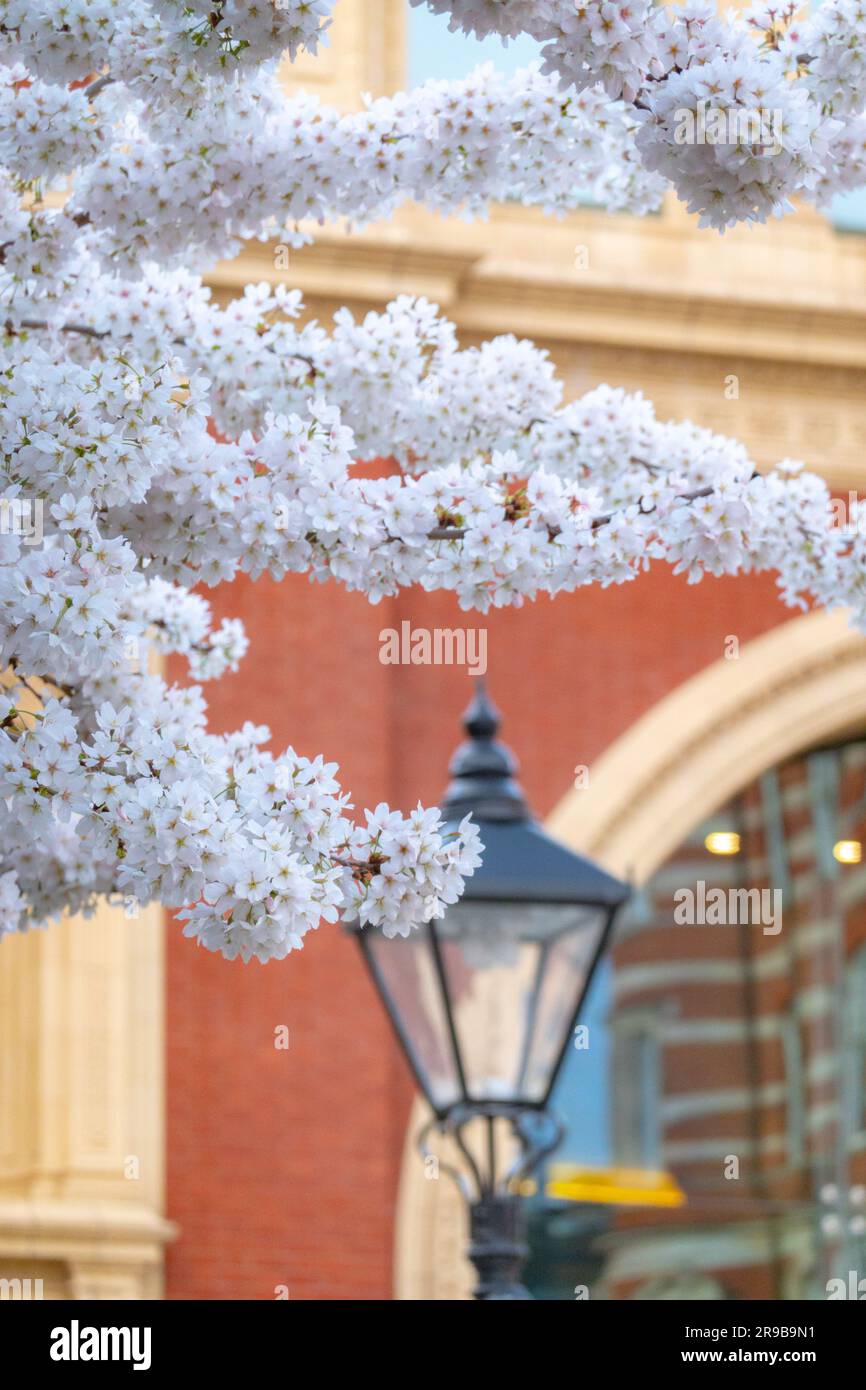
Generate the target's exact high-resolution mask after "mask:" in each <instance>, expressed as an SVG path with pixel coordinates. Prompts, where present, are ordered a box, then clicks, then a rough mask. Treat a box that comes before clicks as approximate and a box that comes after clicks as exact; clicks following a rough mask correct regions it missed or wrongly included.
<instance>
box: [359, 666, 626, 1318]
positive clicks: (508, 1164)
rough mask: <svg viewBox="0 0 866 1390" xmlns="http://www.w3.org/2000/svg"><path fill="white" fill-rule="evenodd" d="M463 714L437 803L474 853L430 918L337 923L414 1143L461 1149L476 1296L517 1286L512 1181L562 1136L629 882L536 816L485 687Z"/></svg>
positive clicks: (517, 1227)
mask: <svg viewBox="0 0 866 1390" xmlns="http://www.w3.org/2000/svg"><path fill="white" fill-rule="evenodd" d="M464 727H465V729H466V732H467V735H468V738H467V741H466V742H465V743H463V744H462V745H461V747H460V748H459V749H458V750H457V753H456V754H455V756H454V758H453V760H452V763H451V767H450V772H451V776H452V781H451V784H450V786H449V787H448V790H447V792H446V795H445V800H444V803H443V814H444V816H445V817H446V819H447V821H448V822H449V826H450V828H455V829H456V826H457V824H458V822H459V821H460V820H461V819H462V818H463V817H464V816H465V815H466V814H467V813H468V812H471V813H472V816H473V819H474V820H475V821H476V822H477V823H478V826H479V829H480V832H481V839H482V842H483V844H484V847H485V848H484V851H483V863H482V864H481V867H480V868H479V869H476V871H475V874H474V875H473V876H472V877H471V878H469V879H467V881H466V891H465V893H464V895H463V897H462V898H461V899H460V901H459V903H457V904H455V905H454V906H453V907H451V908H448V909H447V911H446V913H445V916H444V918H441V919H440V920H438V921H433V922H429V923H427V924H426V925H425V926H423V927H422V928H420V929H419V930H416V931H414V932H412V933H411V935H410V936H408V937H406V938H403V937H394V938H392V939H390V940H389V939H387V938H386V937H385V936H383V934H382V932H381V931H380V930H378V929H376V928H370V927H366V928H363V929H361V928H358V926H357V924H354V925H353V926H352V927H351V930H352V931H353V932H354V934H355V935H356V937H357V939H358V942H359V944H360V946H361V950H362V952H363V955H364V958H365V960H366V962H367V965H368V967H369V969H370V972H371V974H372V976H373V980H374V982H375V985H376V988H377V990H378V992H379V994H380V995H381V998H382V1000H383V1003H384V1005H385V1008H386V1009H387V1011H388V1014H389V1016H390V1019H391V1022H392V1024H393V1027H394V1030H395V1032H396V1034H397V1037H398V1038H399V1040H400V1043H401V1045H402V1047H403V1050H404V1052H405V1054H406V1057H407V1059H408V1061H409V1064H410V1066H411V1068H412V1071H413V1073H414V1075H415V1079H416V1081H417V1083H418V1086H419V1088H420V1090H421V1091H422V1092H423V1094H424V1096H425V1097H426V1099H427V1101H428V1102H429V1104H430V1108H431V1111H432V1118H431V1120H430V1122H429V1124H428V1125H427V1126H425V1129H424V1131H423V1133H422V1135H421V1136H420V1141H419V1142H420V1144H421V1148H422V1152H424V1153H425V1154H426V1153H427V1140H428V1138H429V1137H430V1134H431V1132H432V1130H434V1129H439V1130H441V1131H443V1132H445V1133H447V1134H449V1135H451V1137H452V1138H453V1139H454V1141H455V1142H456V1144H457V1147H458V1150H459V1152H460V1154H461V1156H462V1165H461V1167H465V1171H461V1170H458V1169H449V1171H451V1172H452V1175H453V1176H454V1177H455V1178H456V1179H457V1181H458V1182H459V1184H460V1186H461V1189H462V1190H463V1192H464V1194H465V1195H466V1197H467V1200H468V1201H469V1203H470V1209H471V1232H472V1240H471V1245H470V1252H469V1253H470V1256H471V1258H472V1260H473V1262H474V1263H475V1265H476V1268H477V1269H478V1273H479V1284H478V1287H477V1289H476V1297H477V1298H483V1299H494V1298H527V1297H529V1295H528V1294H527V1292H526V1290H525V1289H524V1288H523V1287H522V1286H521V1285H520V1284H519V1282H518V1275H519V1270H520V1266H521V1264H522V1261H523V1258H524V1255H525V1247H524V1245H523V1240H522V1211H521V1199H520V1196H519V1189H520V1185H521V1182H522V1180H524V1179H526V1178H527V1177H528V1175H529V1173H530V1172H531V1171H532V1169H533V1168H534V1167H535V1166H536V1165H537V1164H538V1163H539V1162H540V1160H541V1158H543V1157H544V1156H545V1155H546V1154H547V1153H549V1152H550V1151H551V1150H552V1149H553V1148H554V1147H555V1146H556V1144H557V1143H558V1142H559V1139H560V1137H561V1133H562V1127H561V1125H560V1124H559V1122H558V1121H557V1120H555V1118H554V1117H553V1116H552V1115H551V1114H550V1113H549V1111H548V1109H547V1107H548V1103H549V1100H550V1095H551V1091H552V1090H553V1086H554V1083H555V1082H556V1078H557V1075H558V1073H559V1070H560V1068H561V1066H562V1062H563V1059H564V1057H565V1054H566V1050H567V1048H568V1046H569V1043H570V1041H571V1039H572V1036H573V1033H574V1029H575V1026H576V1024H577V1020H578V1016H579V1014H580V1010H581V1006H582V1004H583V1001H584V999H585V998H586V994H587V991H588V989H589V986H590V983H591V981H592V977H593V974H594V971H595V968H596V966H597V964H598V962H599V959H600V958H601V955H602V953H603V951H604V949H605V945H606V943H607V941H608V938H609V935H610V930H611V927H612V924H613V920H614V917H615V915H616V912H617V909H618V908H619V907H620V906H621V905H622V904H623V903H624V902H625V901H626V899H627V898H628V896H629V890H628V888H627V886H626V885H625V884H624V883H621V882H620V881H619V880H618V879H616V878H613V877H612V876H611V875H610V874H608V873H606V872H605V871H604V870H603V869H601V868H599V867H598V865H596V864H593V863H592V862H591V860H589V859H585V858H584V857H583V856H582V855H579V854H575V853H573V852H572V851H571V850H570V849H567V848H566V847H565V846H564V845H562V844H560V843H559V842H558V841H557V840H554V839H552V838H551V836H550V835H548V834H547V833H546V831H545V830H543V829H542V827H541V825H540V824H539V823H538V821H536V820H535V819H534V817H533V816H532V814H531V812H530V810H529V808H528V806H527V804H526V800H525V798H524V795H523V792H522V790H521V788H520V786H519V785H518V783H517V782H516V781H515V772H516V764H515V760H514V758H513V756H512V754H511V753H510V752H509V750H508V749H507V748H506V747H505V746H504V745H503V744H501V743H500V742H499V741H498V740H497V738H496V735H497V732H498V729H499V716H498V714H497V712H496V710H495V709H494V707H493V705H492V704H491V703H490V701H489V699H488V698H487V694H486V691H485V690H484V688H483V686H479V688H478V691H477V693H476V695H475V698H474V699H473V701H472V703H471V705H470V707H469V709H468V711H467V713H466V716H465V719H464ZM503 1127H506V1128H507V1129H508V1130H510V1135H509V1136H508V1142H507V1143H505V1144H503V1143H501V1142H499V1141H501V1140H502V1138H503V1135H502V1129H503ZM479 1129H481V1130H482V1132H483V1134H484V1142H483V1144H482V1145H481V1146H480V1148H479V1146H478V1143H477V1140H478V1130H479Z"/></svg>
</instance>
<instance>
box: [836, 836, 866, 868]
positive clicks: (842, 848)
mask: <svg viewBox="0 0 866 1390" xmlns="http://www.w3.org/2000/svg"><path fill="white" fill-rule="evenodd" d="M862 855H863V846H862V845H861V843H860V841H859V840H837V841H836V843H835V845H834V846H833V858H834V859H838V861H839V863H840V864H859V863H860V860H861V858H862Z"/></svg>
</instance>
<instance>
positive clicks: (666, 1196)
mask: <svg viewBox="0 0 866 1390" xmlns="http://www.w3.org/2000/svg"><path fill="white" fill-rule="evenodd" d="M545 1192H546V1194H547V1196H548V1197H560V1198H563V1199H564V1200H565V1201H567V1202H601V1203H604V1204H605V1205H610V1206H622V1207H681V1206H684V1205H685V1202H686V1194H685V1193H684V1192H683V1190H682V1188H681V1187H680V1186H679V1185H678V1184H677V1182H676V1181H675V1179H674V1178H673V1177H671V1175H670V1173H665V1172H664V1171H656V1170H654V1169H650V1168H578V1167H576V1166H574V1165H573V1164H570V1163H553V1164H551V1166H550V1169H549V1177H548V1181H547V1185H546V1187H545Z"/></svg>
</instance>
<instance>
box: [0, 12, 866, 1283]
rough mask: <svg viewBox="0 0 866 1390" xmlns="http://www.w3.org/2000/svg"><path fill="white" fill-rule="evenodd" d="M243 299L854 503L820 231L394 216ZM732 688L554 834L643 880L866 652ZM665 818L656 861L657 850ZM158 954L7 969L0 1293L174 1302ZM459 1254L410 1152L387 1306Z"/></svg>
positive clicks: (236, 274)
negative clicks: (464, 360)
mask: <svg viewBox="0 0 866 1390" xmlns="http://www.w3.org/2000/svg"><path fill="white" fill-rule="evenodd" d="M406 35H407V23H406V5H405V3H404V0H342V3H341V4H340V5H339V6H338V9H337V18H336V22H335V25H334V28H333V30H332V35H331V44H330V47H329V48H328V49H326V50H325V52H324V55H323V56H322V57H321V58H320V59H317V60H315V62H313V61H310V60H304V61H302V62H301V63H299V64H298V66H297V67H296V68H295V69H293V70H292V71H291V72H290V73H287V83H288V84H289V85H291V84H292V83H293V82H296V81H301V82H303V83H306V84H309V85H310V86H312V87H314V89H315V90H317V91H318V92H319V93H320V95H321V97H322V99H323V100H324V101H327V102H331V103H334V104H336V105H339V106H341V107H344V108H348V107H349V106H352V105H355V104H357V100H358V94H359V93H360V92H362V91H372V92H374V93H383V92H386V91H389V90H394V89H396V88H398V87H400V86H401V85H404V84H405V80H406V71H407V68H406ZM256 280H269V281H271V282H275V283H278V282H285V283H288V284H290V285H292V286H295V287H298V288H300V289H301V290H302V291H303V293H304V296H305V300H306V304H307V312H308V314H309V315H310V316H314V317H316V318H317V319H319V320H322V321H327V319H328V317H329V316H330V314H331V313H332V312H333V311H334V309H336V308H337V307H338V306H340V305H342V304H347V305H349V307H350V308H351V309H352V310H353V312H355V313H363V312H365V311H366V310H368V309H370V308H377V307H381V306H382V305H383V304H384V303H385V302H386V301H387V300H388V299H389V298H391V297H393V296H394V295H396V294H400V293H404V292H411V293H414V294H419V295H425V296H427V297H428V298H429V299H431V300H434V301H435V302H436V303H438V304H439V305H440V306H441V308H442V309H443V311H444V312H445V313H447V314H448V315H449V316H450V317H451V318H452V319H453V320H454V321H455V323H456V324H457V327H458V330H459V333H460V335H461V338H462V339H463V340H464V341H465V342H466V343H472V342H476V341H478V340H479V339H480V338H482V337H483V336H489V335H492V334H496V333H508V332H513V333H517V334H520V335H524V336H526V337H530V338H532V339H533V340H535V341H536V342H537V343H538V344H540V345H542V346H544V347H546V348H548V349H549V351H550V352H551V354H552V356H553V358H554V360H555V362H556V364H557V366H558V369H559V371H560V372H561V374H562V377H563V379H564V380H565V382H566V386H567V391H568V393H569V394H570V395H577V394H579V393H580V392H582V391H584V390H586V389H588V388H589V387H590V386H592V385H593V384H595V383H598V382H600V381H609V382H611V383H612V384H615V385H623V386H626V387H629V388H633V389H641V390H643V391H644V392H645V393H646V394H647V395H648V396H649V397H650V398H651V399H652V400H653V401H654V402H655V404H656V408H657V410H658V412H659V414H660V415H661V416H663V417H667V416H675V417H683V416H688V417H690V418H692V419H694V420H695V421H697V422H698V423H700V424H702V425H706V426H708V427H711V428H713V429H716V430H719V431H721V432H724V433H727V434H731V435H735V436H737V437H738V438H740V439H742V440H743V441H744V442H745V444H746V445H747V446H748V447H749V449H750V450H752V451H753V454H754V456H755V458H756V459H757V460H758V461H759V463H760V464H761V465H770V464H772V463H773V462H775V461H777V460H778V459H780V458H783V457H785V456H794V457H800V458H805V460H806V462H807V463H808V465H809V466H810V467H813V468H814V469H816V470H817V471H819V472H821V473H823V474H824V476H825V477H826V478H827V479H828V480H829V481H830V482H831V483H832V484H833V486H834V487H837V488H839V489H841V490H842V491H845V490H847V489H849V488H852V489H856V488H858V487H861V488H864V487H866V465H864V461H863V453H862V439H863V437H864V435H866V392H864V390H863V386H864V369H866V238H864V237H859V236H845V235H840V234H839V233H837V232H835V231H834V230H833V228H832V227H831V226H830V224H829V223H828V222H827V221H826V220H825V219H824V218H822V217H820V216H819V215H818V214H816V213H814V212H811V211H801V212H799V213H798V214H797V215H796V216H794V217H790V218H788V219H786V220H784V221H782V222H778V223H773V224H772V225H770V226H767V227H760V228H754V229H739V230H736V231H734V232H730V233H728V234H727V235H726V236H724V237H719V236H717V235H715V234H713V233H709V232H699V231H698V229H697V226H696V223H695V221H694V219H692V218H690V217H688V216H687V215H686V214H685V213H684V212H683V211H682V210H681V209H680V208H679V207H678V205H676V203H675V202H674V201H673V200H670V199H669V200H668V201H667V203H666V205H665V207H664V209H663V211H662V212H661V213H660V215H658V216H656V217H650V218H646V219H639V220H638V219H633V218H629V217H622V216H613V217H611V216H608V215H606V214H604V213H602V212H600V211H597V210H592V209H586V210H581V211H578V212H575V213H573V214H571V215H570V216H568V217H566V218H563V219H562V220H561V221H555V220H552V219H546V218H544V217H543V216H542V215H541V214H540V213H538V212H536V211H534V210H528V209H524V208H521V207H518V206H516V205H515V206H506V207H500V208H497V209H495V210H494V211H493V213H492V214H491V218H490V220H489V222H478V223H475V224H467V223H463V222H460V221H457V220H449V221H446V220H443V219H440V218H437V217H435V216H433V215H431V214H428V213H426V212H424V211H423V210H421V209H418V208H414V207H407V208H404V209H402V210H401V211H400V212H399V213H398V214H397V216H396V217H395V218H394V220H393V221H392V222H389V223H388V224H387V225H384V226H374V227H371V228H368V229H366V230H364V231H362V232H360V233H356V234H354V235H351V236H349V235H348V234H347V233H346V231H345V230H343V229H341V228H325V229H317V231H316V240H315V243H314V244H313V245H312V246H309V247H306V248H303V249H302V250H299V251H297V252H292V253H291V259H290V265H289V269H288V270H277V269H276V256H275V248H274V247H273V246H268V245H263V244H259V243H254V244H253V245H252V246H251V247H250V248H249V249H248V250H247V251H245V252H244V253H243V254H242V255H241V256H239V257H238V258H237V260H235V261H233V262H231V263H223V264H220V265H219V266H217V267H216V268H215V270H214V271H213V273H212V275H211V276H210V282H211V284H212V285H213V287H214V290H215V292H216V293H217V294H218V295H219V296H220V297H223V298H228V297H230V296H232V295H234V294H235V293H237V292H238V290H239V289H240V287H241V286H242V285H243V284H244V283H246V282H248V281H256ZM734 665H735V666H736V667H737V674H736V677H733V676H731V675H729V674H728V673H727V672H725V671H723V670H721V669H717V670H710V671H708V672H707V673H705V674H704V675H703V676H700V677H698V678H697V679H696V680H695V681H692V682H689V684H688V685H687V686H686V687H684V688H683V689H682V690H680V691H679V692H675V693H674V694H673V695H671V696H670V697H668V699H667V700H666V701H664V702H663V705H664V708H661V709H659V710H656V711H652V712H650V714H649V715H647V716H646V718H645V719H644V720H642V721H641V722H640V724H639V725H638V726H636V727H635V728H634V729H633V730H632V731H630V732H629V733H627V734H625V735H624V736H623V740H622V741H621V742H620V743H618V744H617V745H616V746H615V747H614V748H613V749H611V750H609V752H608V753H607V754H606V755H605V757H604V758H603V759H602V760H601V762H600V763H599V765H598V767H597V768H596V769H593V770H592V774H591V790H590V791H587V792H584V793H579V794H578V793H575V794H574V796H573V797H571V798H570V799H568V800H567V801H566V802H565V803H563V805H561V806H560V808H559V809H558V811H557V812H556V813H555V815H554V817H553V819H552V822H551V824H552V827H553V829H554V830H555V832H556V833H558V834H559V835H560V836H561V837H562V838H564V839H566V840H567V841H568V842H569V843H571V844H572V845H574V846H575V847H582V848H586V849H588V850H590V851H591V852H592V853H593V854H595V855H596V856H597V857H599V858H600V859H602V860H604V861H605V862H607V863H609V864H611V865H612V866H613V867H615V868H617V869H619V870H620V871H622V870H630V871H631V872H632V873H633V874H634V875H635V876H636V877H638V878H642V877H645V876H646V875H647V874H648V873H649V872H651V870H652V868H653V867H654V865H655V863H658V862H660V859H661V858H663V857H664V852H666V850H667V849H668V848H671V847H673V845H674V844H675V843H676V837H677V836H678V835H679V834H680V832H681V831H683V830H685V829H686V828H688V827H687V825H686V821H687V819H688V816H689V815H690V814H693V808H694V805H695V804H696V799H697V802H700V804H701V807H702V808H703V809H705V810H709V809H712V805H713V804H718V802H719V801H720V800H722V799H723V798H724V796H727V795H728V794H729V793H730V792H731V791H732V790H734V789H735V788H734V787H733V785H731V776H728V777H727V779H726V780H725V778H724V777H721V779H720V770H721V769H723V768H729V769H730V768H734V769H735V770H736V771H735V773H734V774H732V775H733V776H734V778H735V780H736V779H737V778H739V779H740V785H741V784H742V782H743V781H745V780H747V779H748V778H750V777H752V776H754V775H755V772H756V770H757V769H758V764H759V763H760V762H761V759H762V758H763V757H764V756H765V753H764V752H763V751H761V752H759V751H758V749H759V746H760V747H761V748H763V746H764V745H763V743H762V740H763V739H764V738H765V737H766V736H767V735H768V731H769V730H771V729H775V730H779V729H784V738H783V742H784V743H785V750H782V751H793V750H794V749H795V748H797V747H802V746H804V744H806V743H808V742H809V741H811V739H812V738H814V737H815V736H817V733H818V732H820V734H821V736H823V735H824V734H826V733H828V732H832V731H837V732H838V731H842V730H843V729H844V728H847V727H849V726H850V724H851V723H852V722H853V721H854V720H855V719H860V720H862V719H863V718H864V717H866V652H864V644H863V642H862V639H859V638H855V637H853V636H852V635H851V634H849V633H848V631H847V629H846V628H845V625H844V622H843V621H842V620H841V619H837V618H826V617H823V616H818V617H815V618H808V619H800V620H794V621H793V622H791V623H789V624H787V625H785V626H784V627H783V628H781V629H779V630H778V631H777V632H774V633H772V634H770V635H769V636H768V637H766V638H763V639H761V641H760V642H756V643H754V644H753V645H752V647H750V648H749V649H748V650H747V651H745V652H744V653H743V655H742V658H741V661H740V662H739V663H734ZM728 669H729V671H730V669H731V667H730V666H729V668H728ZM819 725H820V730H819V729H818V726H819ZM779 751H780V750H779V749H776V748H775V747H774V749H773V758H775V757H776V756H778V754H779ZM763 765H764V766H766V765H768V764H767V763H764V764H763ZM684 778H687V779H688V788H689V797H688V807H689V808H691V810H689V809H687V807H686V801H685V799H684V797H683V779H684ZM578 796H579V797H580V798H583V799H580V800H576V799H575V797H578ZM632 797H633V798H634V800H633V802H632V800H631V799H630V798H632ZM664 822H667V823H668V825H669V833H668V838H670V837H671V836H673V839H671V844H670V845H669V846H667V845H661V846H660V845H659V842H658V838H657V836H656V835H655V834H651V833H650V828H652V827H654V826H655V827H657V826H658V824H659V823H664ZM162 933H163V924H162V921H161V918H160V914H159V913H157V912H156V911H151V912H147V913H144V914H143V915H142V916H141V917H139V918H138V919H137V920H127V919H126V918H125V917H124V915H123V912H122V911H119V910H116V909H109V908H107V907H106V908H104V909H103V910H102V911H100V912H99V913H98V914H97V916H96V917H95V918H94V919H93V920H91V921H90V922H79V921H69V922H64V923H63V924H62V925H61V926H59V927H53V928H51V929H50V930H49V931H48V932H47V933H42V932H38V933H32V934H31V935H29V936H27V937H20V938H16V939H12V940H5V941H3V943H2V945H0V1279H2V1278H6V1279H10V1280H14V1279H16V1278H20V1279H22V1280H24V1279H27V1278H30V1279H39V1278H41V1279H42V1280H43V1287H44V1293H45V1296H46V1297H57V1298H81V1297H102V1298H109V1297H133V1298H152V1297H160V1295H161V1291H162V1263H163V1252H164V1247H165V1243H166V1241H167V1240H169V1239H170V1238H171V1235H172V1227H171V1226H170V1223H168V1222H167V1221H166V1219H165V1216H164V1190H163V1151H164V1111H165V1105H164V1094H163V1091H164V1081H163V1074H164V1050H165V1038H164V980H163V968H162V950H163V945H162ZM417 1118H418V1116H417V1115H416V1116H413V1125H414V1124H415V1121H416V1120H417ZM461 1232H462V1214H461V1212H460V1208H459V1203H458V1202H457V1200H456V1197H453V1196H451V1195H450V1188H448V1187H447V1185H446V1183H445V1182H443V1183H425V1182H424V1179H423V1174H422V1170H421V1165H420V1163H419V1161H418V1159H417V1157H416V1155H415V1154H414V1150H412V1149H411V1145H410V1144H409V1143H408V1142H407V1159H406V1162H405V1164H404V1179H403V1187H402V1192H401V1197H400V1218H399V1221H398V1234H397V1280H396V1290H395V1292H396V1295H397V1296H398V1297H403V1298H439V1297H457V1296H462V1295H465V1292H466V1288H467V1271H466V1267H465V1264H463V1263H462V1257H461V1255H460V1249H461V1244H462V1240H461Z"/></svg>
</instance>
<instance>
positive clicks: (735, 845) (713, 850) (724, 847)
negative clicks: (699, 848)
mask: <svg viewBox="0 0 866 1390" xmlns="http://www.w3.org/2000/svg"><path fill="white" fill-rule="evenodd" d="M704 848H705V849H708V850H709V851H710V854H739V852H740V837H739V835H738V834H737V832H736V830H711V831H710V833H709V835H708V836H707V837H706V839H705V840H704Z"/></svg>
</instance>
